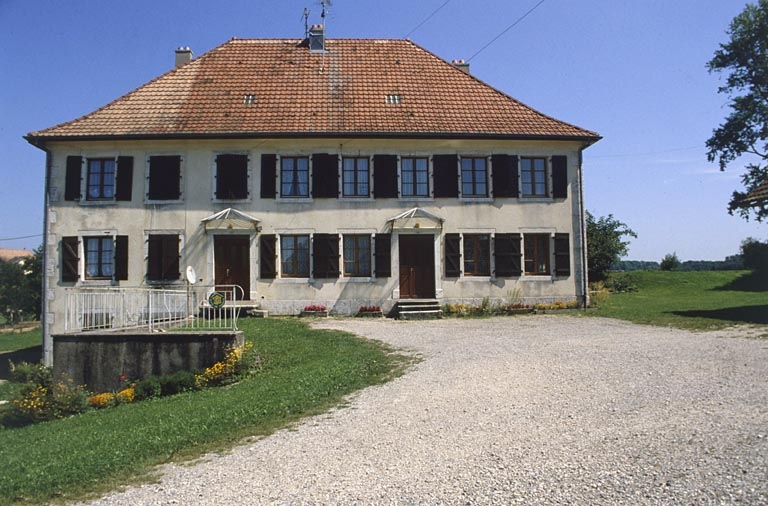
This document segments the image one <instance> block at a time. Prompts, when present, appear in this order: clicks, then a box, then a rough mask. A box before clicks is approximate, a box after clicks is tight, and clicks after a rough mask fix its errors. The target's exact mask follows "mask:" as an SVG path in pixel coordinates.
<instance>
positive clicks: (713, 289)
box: [594, 271, 768, 332]
mask: <svg viewBox="0 0 768 506" xmlns="http://www.w3.org/2000/svg"><path fill="white" fill-rule="evenodd" d="M621 275H623V276H627V277H628V278H629V279H630V281H631V282H632V283H633V284H634V285H635V286H636V287H637V291H634V292H627V293H618V294H613V295H611V296H610V298H609V299H608V301H607V302H606V303H605V304H603V305H602V306H601V307H600V309H599V310H598V311H597V312H596V313H594V314H596V315H597V316H606V317H611V318H620V319H622V320H629V321H632V322H636V323H643V324H650V325H661V326H673V327H679V328H686V329H693V330H709V329H719V328H724V327H728V326H732V325H739V324H753V325H768V278H766V277H764V276H763V277H760V276H756V275H755V274H752V273H750V272H746V271H698V272H675V271H671V272H670V271H633V272H629V273H626V274H621ZM766 331H767V332H768V329H766Z"/></svg>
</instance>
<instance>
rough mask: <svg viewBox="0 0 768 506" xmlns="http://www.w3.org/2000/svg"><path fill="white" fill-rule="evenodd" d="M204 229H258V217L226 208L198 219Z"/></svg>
mask: <svg viewBox="0 0 768 506" xmlns="http://www.w3.org/2000/svg"><path fill="white" fill-rule="evenodd" d="M200 222H201V223H202V224H203V226H204V227H205V230H206V231H208V230H258V228H259V223H260V222H261V221H260V220H259V219H257V218H254V217H253V216H250V215H247V214H245V213H244V212H242V211H238V210H237V209H233V208H231V207H230V208H227V209H224V210H223V211H219V212H218V213H216V214H212V215H210V216H208V217H206V218H203V219H202V220H200Z"/></svg>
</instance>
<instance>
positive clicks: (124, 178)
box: [115, 156, 133, 202]
mask: <svg viewBox="0 0 768 506" xmlns="http://www.w3.org/2000/svg"><path fill="white" fill-rule="evenodd" d="M132 196H133V157H132V156H119V157H117V182H116V187H115V200H121V201H127V202H130V201H131V197H132Z"/></svg>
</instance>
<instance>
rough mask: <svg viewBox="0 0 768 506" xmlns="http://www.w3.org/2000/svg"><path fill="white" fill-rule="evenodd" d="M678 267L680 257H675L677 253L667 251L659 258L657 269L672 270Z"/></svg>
mask: <svg viewBox="0 0 768 506" xmlns="http://www.w3.org/2000/svg"><path fill="white" fill-rule="evenodd" d="M679 268H680V259H679V258H677V253H667V254H666V255H664V258H662V259H661V263H660V264H659V269H661V270H662V271H674V270H676V269H679Z"/></svg>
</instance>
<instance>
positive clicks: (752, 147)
mask: <svg viewBox="0 0 768 506" xmlns="http://www.w3.org/2000/svg"><path fill="white" fill-rule="evenodd" d="M727 33H728V35H729V36H730V40H729V41H728V42H727V43H726V44H720V49H718V50H717V51H715V54H714V57H713V58H712V59H711V60H710V61H709V62H708V63H707V68H708V69H709V72H710V73H712V72H717V73H720V72H728V73H729V74H728V77H727V79H726V81H725V85H724V86H721V87H720V88H718V92H719V93H725V94H727V95H728V96H729V99H730V102H729V106H730V108H731V109H732V111H731V113H730V115H729V116H728V117H727V118H726V119H725V122H724V123H723V124H721V125H720V126H719V127H718V128H717V129H715V130H714V131H713V133H712V137H710V138H709V140H707V143H706V146H707V158H708V159H709V161H710V162H714V161H715V160H717V162H718V163H719V165H720V170H725V168H726V166H727V165H728V164H729V163H731V162H733V161H734V160H736V159H737V158H739V157H741V156H742V155H753V156H755V157H757V159H758V161H757V162H751V163H748V164H747V165H746V167H745V168H746V172H745V173H744V174H743V175H742V177H741V181H742V183H743V184H744V187H745V191H738V190H737V191H734V192H733V195H732V196H731V200H730V202H729V203H728V212H729V213H730V214H733V213H734V212H736V213H738V214H739V215H740V216H741V217H743V218H744V219H746V220H748V219H749V217H750V213H754V215H755V219H757V221H762V220H764V219H768V202H767V201H765V200H762V201H761V200H749V201H748V200H745V197H746V196H747V194H748V193H750V192H752V191H754V190H755V189H756V188H757V187H758V186H760V184H761V183H763V182H764V181H766V180H768V0H758V2H757V4H747V6H746V7H745V8H744V10H743V11H742V12H741V14H739V15H738V16H736V17H735V18H734V19H733V21H731V24H730V27H729V29H728V32H727Z"/></svg>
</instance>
